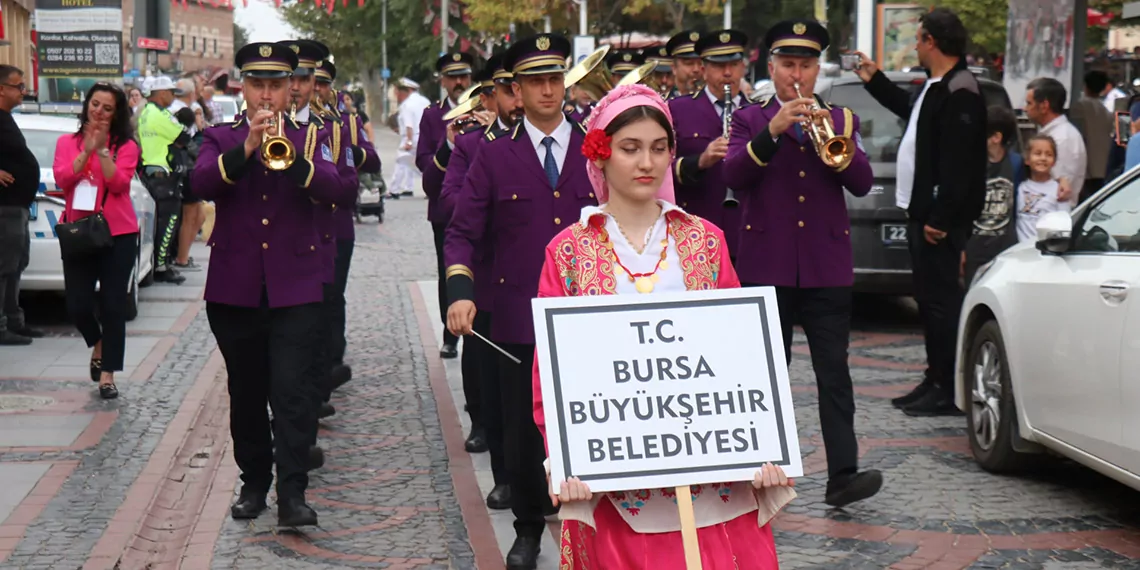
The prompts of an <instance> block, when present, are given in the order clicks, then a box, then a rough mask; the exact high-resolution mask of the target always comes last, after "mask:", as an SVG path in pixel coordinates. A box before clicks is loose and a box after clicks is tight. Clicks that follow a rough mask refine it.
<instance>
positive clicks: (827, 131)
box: [792, 83, 855, 169]
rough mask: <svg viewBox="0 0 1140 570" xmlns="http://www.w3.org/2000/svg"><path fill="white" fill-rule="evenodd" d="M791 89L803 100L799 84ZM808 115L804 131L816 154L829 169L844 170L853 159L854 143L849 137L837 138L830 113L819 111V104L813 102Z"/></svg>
mask: <svg viewBox="0 0 1140 570" xmlns="http://www.w3.org/2000/svg"><path fill="white" fill-rule="evenodd" d="M792 87H793V88H794V89H795V90H796V97H798V98H800V99H803V95H802V94H800V84H799V83H795V84H793V85H792ZM809 115H810V117H809V118H808V119H807V120H806V121H804V131H805V132H806V133H807V136H808V138H809V139H811V144H812V146H814V147H815V152H816V154H818V155H819V158H820V159H821V160H823V163H824V164H826V165H827V166H829V167H831V168H834V169H842V168H846V167H847V165H848V164H850V163H851V159H852V158H855V141H853V140H851V137H845V136H837V135H836V134H835V124H834V123H833V122H832V120H831V115H830V113H828V112H827V111H824V110H823V109H820V108H819V103H817V102H815V101H814V100H813V101H812V104H811V110H810V112H809Z"/></svg>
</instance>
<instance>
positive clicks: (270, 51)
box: [257, 46, 273, 57]
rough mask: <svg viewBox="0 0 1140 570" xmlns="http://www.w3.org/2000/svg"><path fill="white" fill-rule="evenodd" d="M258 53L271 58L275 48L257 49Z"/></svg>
mask: <svg viewBox="0 0 1140 570" xmlns="http://www.w3.org/2000/svg"><path fill="white" fill-rule="evenodd" d="M257 53H258V55H260V56H261V57H269V56H271V55H273V48H271V47H269V46H261V47H260V48H258V49H257Z"/></svg>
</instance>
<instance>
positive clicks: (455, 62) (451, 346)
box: [416, 53, 475, 358]
mask: <svg viewBox="0 0 1140 570" xmlns="http://www.w3.org/2000/svg"><path fill="white" fill-rule="evenodd" d="M474 65H475V59H474V58H472V57H471V55H470V54H467V53H449V54H447V55H444V56H442V57H440V58H439V59H438V60H436V62H435V70H436V72H438V73H439V82H440V85H441V86H442V87H443V89H444V91H446V92H447V97H445V98H444V99H443V100H442V101H439V102H438V103H435V104H433V105H432V106H430V107H428V108H427V109H424V114H423V117H422V118H420V131H419V132H420V140H419V143H418V146H417V147H416V167H417V168H419V169H420V172H422V173H424V180H423V184H424V193H425V194H427V197H428V214H427V215H428V221H429V222H431V231H432V235H433V236H434V237H435V259H436V270H437V272H438V286H439V287H438V288H439V314H440V319H442V320H443V321H444V323H445V324H446V322H447V286H446V284H445V282H446V280H447V277H446V276H445V273H446V271H445V270H444V264H443V236H444V233H445V232H446V231H447V219H446V218H444V217H443V213H442V212H441V211H440V209H439V192H440V190H442V187H443V175H442V171H440V170H439V167H437V166H436V165H435V164H434V160H435V152H436V151H437V150H439V145H440V144H442V143H443V140H444V139H445V138H446V137H447V125H446V124H445V123H444V122H443V116H444V115H446V114H447V112H448V111H450V110H451V109H453V108H454V107H455V106H456V105H457V104H458V103H459V102H458V101H457V99H458V98H459V95H460V94H462V93H463V92H464V91H466V90H467V88H468V87H469V86H470V85H471V73H472V67H474ZM433 171H434V172H433ZM429 173H432V174H429ZM458 340H459V339H458V338H456V336H455V335H453V334H451V331H449V330H447V327H446V326H445V327H444V330H443V347H442V348H440V350H439V356H440V357H441V358H455V357H456V356H458V355H459V350H458V349H457V347H456V344H458Z"/></svg>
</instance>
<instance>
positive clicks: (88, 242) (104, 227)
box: [55, 189, 112, 258]
mask: <svg viewBox="0 0 1140 570" xmlns="http://www.w3.org/2000/svg"><path fill="white" fill-rule="evenodd" d="M110 193H111V192H110V190H106V189H105V190H103V201H102V202H100V203H99V209H98V210H96V211H95V213H94V214H91V215H90V216H87V217H85V218H81V219H79V220H76V221H74V222H68V223H59V224H56V225H55V234H56V239H57V240H58V241H59V253H60V255H61V256H62V257H63V258H70V257H79V256H83V255H89V254H91V253H95V252H98V251H100V250H103V249H107V248H109V247H111V243H112V237H111V226H110V225H108V224H107V218H105V217H103V207H104V206H105V205H106V204H107V195H108V194H110Z"/></svg>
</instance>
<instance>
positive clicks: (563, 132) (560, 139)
mask: <svg viewBox="0 0 1140 570" xmlns="http://www.w3.org/2000/svg"><path fill="white" fill-rule="evenodd" d="M523 128H525V129H526V136H528V137H530V144H532V145H534V152H535V153H536V154H538V164H539V165H543V166H544V168H545V164H546V145H544V144H542V139H544V138H546V137H547V136H548V135H546V134H545V133H543V132H542V131H540V130H538V127H536V126H534V125H533V124H531V122H530V119H527V118H524V119H523ZM571 131H572V127H571V126H570V121H567V120H566V115H562V122H561V123H559V125H558V127H557V128H555V129H554V132H552V133H550V135H549V136H550V137H552V138H554V144H553V145H551V151H552V152H553V153H554V162H555V164H557V165H558V173H559V174H562V165H563V164H564V163H565V162H566V152H567V151H568V150H569V149H570V133H571Z"/></svg>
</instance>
